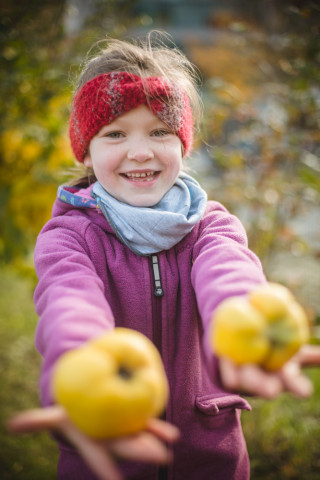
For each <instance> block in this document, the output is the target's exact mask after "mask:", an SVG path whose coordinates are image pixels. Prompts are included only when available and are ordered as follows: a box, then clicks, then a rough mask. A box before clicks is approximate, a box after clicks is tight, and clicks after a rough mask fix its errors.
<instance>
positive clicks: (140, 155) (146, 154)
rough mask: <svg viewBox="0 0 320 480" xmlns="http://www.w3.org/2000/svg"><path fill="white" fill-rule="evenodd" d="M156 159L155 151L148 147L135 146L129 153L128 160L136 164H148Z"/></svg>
mask: <svg viewBox="0 0 320 480" xmlns="http://www.w3.org/2000/svg"><path fill="white" fill-rule="evenodd" d="M152 158H154V154H153V151H152V150H151V149H150V148H148V146H147V145H143V144H141V145H139V144H138V145H134V146H132V147H131V148H130V150H129V151H128V159H129V160H135V161H136V162H146V161H147V160H151V159H152Z"/></svg>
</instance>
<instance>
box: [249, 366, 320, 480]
mask: <svg viewBox="0 0 320 480" xmlns="http://www.w3.org/2000/svg"><path fill="white" fill-rule="evenodd" d="M308 375H309V376H310V378H311V379H312V380H313V382H314V385H315V392H314V395H313V397H311V398H309V399H307V400H301V399H296V398H294V397H292V396H290V395H289V394H283V395H281V396H280V397H278V398H277V399H275V400H272V401H266V400H261V399H249V402H250V403H251V405H252V407H253V410H252V411H251V412H250V413H244V415H243V416H242V424H243V429H244V434H245V438H246V440H247V445H248V450H249V455H250V459H251V472H252V474H251V478H252V480H260V479H264V480H269V479H270V480H271V479H272V480H283V479H291V480H300V479H302V478H303V479H305V480H316V479H318V478H319V471H320V461H319V455H318V453H319V452H318V446H317V442H316V441H315V439H317V438H319V435H320V425H319V422H317V421H316V419H317V418H319V415H320V405H319V393H320V382H319V373H318V372H317V371H316V370H312V369H310V370H309V371H308Z"/></svg>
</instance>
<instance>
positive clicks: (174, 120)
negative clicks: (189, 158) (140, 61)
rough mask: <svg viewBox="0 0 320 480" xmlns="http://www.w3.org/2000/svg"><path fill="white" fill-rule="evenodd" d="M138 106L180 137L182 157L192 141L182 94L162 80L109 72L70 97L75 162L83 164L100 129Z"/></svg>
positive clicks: (91, 81) (188, 109)
mask: <svg viewBox="0 0 320 480" xmlns="http://www.w3.org/2000/svg"><path fill="white" fill-rule="evenodd" d="M140 105H147V106H148V107H149V108H150V109H151V111H152V112H153V113H154V114H155V115H157V116H158V117H159V118H160V120H161V121H163V122H164V123H165V124H167V125H168V127H169V128H170V129H171V130H172V131H173V132H174V133H175V134H176V135H177V136H178V137H179V138H180V140H181V143H182V145H183V147H184V154H185V155H186V154H187V153H188V152H189V151H190V149H191V145H192V139H193V120H192V112H191V108H190V103H189V99H188V97H187V95H186V93H184V92H183V91H182V90H181V89H180V88H179V87H177V86H176V85H175V84H173V83H172V84H171V83H168V82H167V81H165V80H164V79H163V78H162V77H147V78H140V77H138V76H137V75H134V74H129V73H126V72H112V73H103V74H101V75H98V76H97V77H95V78H93V79H91V80H89V81H88V82H87V83H85V84H84V85H83V87H82V88H81V89H80V90H79V91H78V92H77V93H76V95H75V97H74V100H73V105H72V111H71V117H70V125H69V136H70V141H71V147H72V150H73V153H74V155H75V157H76V159H77V160H78V161H79V162H83V161H84V158H85V156H86V154H87V151H88V147H89V143H90V140H91V139H92V138H93V137H94V136H95V135H96V134H97V133H98V132H99V130H100V129H101V128H102V127H103V126H105V125H109V124H110V123H111V122H112V121H113V120H115V119H116V118H117V117H119V116H120V115H122V114H124V113H126V112H128V111H130V110H132V109H134V108H137V107H138V106H140Z"/></svg>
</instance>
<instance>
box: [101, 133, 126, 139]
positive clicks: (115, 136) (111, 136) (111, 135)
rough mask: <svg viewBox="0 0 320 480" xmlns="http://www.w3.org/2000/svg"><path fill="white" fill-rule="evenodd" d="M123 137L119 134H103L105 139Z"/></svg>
mask: <svg viewBox="0 0 320 480" xmlns="http://www.w3.org/2000/svg"><path fill="white" fill-rule="evenodd" d="M122 136H123V135H122V133H121V132H109V133H106V134H105V137H109V138H121V137H122Z"/></svg>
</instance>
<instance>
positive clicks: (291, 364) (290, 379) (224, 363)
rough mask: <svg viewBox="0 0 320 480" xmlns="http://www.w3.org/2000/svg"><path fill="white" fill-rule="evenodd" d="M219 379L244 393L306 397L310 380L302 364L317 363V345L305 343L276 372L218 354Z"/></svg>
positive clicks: (319, 350) (319, 352) (319, 349)
mask: <svg viewBox="0 0 320 480" xmlns="http://www.w3.org/2000/svg"><path fill="white" fill-rule="evenodd" d="M219 365H220V376H221V381H222V384H223V386H224V388H226V389H227V390H230V391H238V392H241V393H243V394H250V395H258V396H260V397H265V398H274V397H276V396H277V395H279V394H280V393H281V392H285V391H287V392H291V393H293V394H294V395H296V396H298V397H302V398H303V397H308V396H310V395H311V394H312V392H313V385H312V383H311V381H310V380H309V379H308V378H307V377H306V376H305V375H303V373H302V372H301V367H304V366H305V367H306V366H319V365H320V346H315V345H304V346H303V347H301V349H300V350H299V352H298V353H297V354H296V355H295V356H294V357H293V358H292V359H291V360H290V361H288V362H287V363H286V364H285V365H284V366H283V367H282V368H281V370H279V371H278V372H272V373H270V372H267V371H265V370H263V369H262V368H260V367H259V366H258V365H253V364H246V365H242V366H238V365H235V364H234V363H232V362H231V361H230V360H228V359H227V358H220V360H219Z"/></svg>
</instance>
